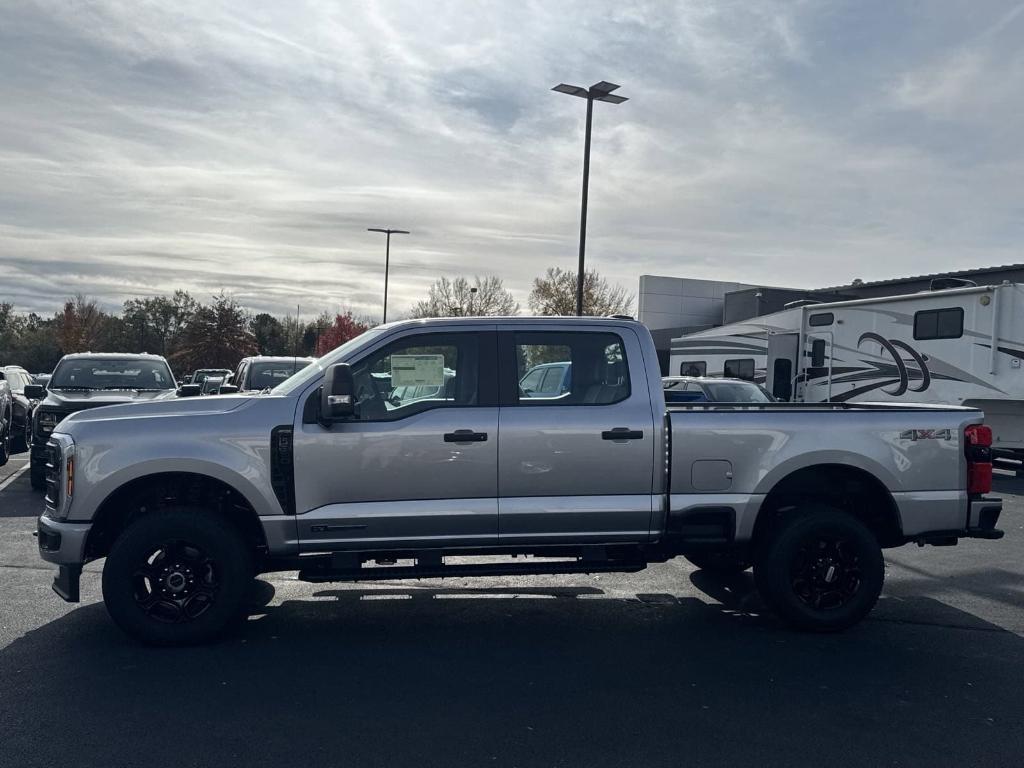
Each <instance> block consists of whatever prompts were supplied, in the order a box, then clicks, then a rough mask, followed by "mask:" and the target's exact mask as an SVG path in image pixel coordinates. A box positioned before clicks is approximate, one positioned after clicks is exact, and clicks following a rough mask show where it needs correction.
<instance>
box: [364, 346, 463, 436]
mask: <svg viewBox="0 0 1024 768" xmlns="http://www.w3.org/2000/svg"><path fill="white" fill-rule="evenodd" d="M352 378H353V381H354V383H355V390H356V415H357V417H358V419H359V420H360V421H395V420H396V419H403V418H405V417H406V416H411V415H413V414H415V413H422V412H423V411H428V410H432V409H434V408H450V407H453V406H473V405H477V404H478V403H479V397H480V395H479V389H480V387H479V382H480V335H479V334H478V333H427V334H418V335H416V336H406V337H405V338H402V339H398V340H397V341H393V342H392V343H391V344H388V345H387V346H386V347H384V348H383V349H379V350H377V351H376V352H373V353H371V354H370V355H368V356H367V357H364V358H363V359H362V360H360V361H358V362H356V363H354V364H353V365H352Z"/></svg>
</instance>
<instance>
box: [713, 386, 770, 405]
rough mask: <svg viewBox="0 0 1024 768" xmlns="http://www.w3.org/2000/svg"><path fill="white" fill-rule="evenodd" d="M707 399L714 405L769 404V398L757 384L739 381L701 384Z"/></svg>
mask: <svg viewBox="0 0 1024 768" xmlns="http://www.w3.org/2000/svg"><path fill="white" fill-rule="evenodd" d="M703 387H704V391H705V392H707V395H708V399H709V400H712V401H714V402H716V403H770V402H772V398H771V396H770V395H769V394H768V393H767V392H765V391H764V390H763V389H761V387H759V386H757V384H745V383H743V382H739V381H722V382H717V381H716V382H707V383H705V384H703Z"/></svg>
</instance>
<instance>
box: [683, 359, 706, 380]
mask: <svg viewBox="0 0 1024 768" xmlns="http://www.w3.org/2000/svg"><path fill="white" fill-rule="evenodd" d="M679 375H680V376H707V375H708V364H707V363H706V362H704V361H703V360H686V361H684V362H682V363H680V364H679Z"/></svg>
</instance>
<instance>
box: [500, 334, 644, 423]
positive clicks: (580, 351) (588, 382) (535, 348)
mask: <svg viewBox="0 0 1024 768" xmlns="http://www.w3.org/2000/svg"><path fill="white" fill-rule="evenodd" d="M514 337H515V338H514V349H515V359H516V377H517V379H518V381H519V386H518V388H517V392H518V397H517V402H518V404H519V405H610V404H612V403H618V402H621V401H622V400H625V399H626V398H627V397H629V392H630V389H629V368H628V367H627V365H626V349H625V345H624V344H623V343H622V339H621V338H620V337H619V336H618V335H617V334H614V333H586V332H562V331H538V332H524V333H516V334H514ZM545 363H559V365H544V364H545ZM537 366H544V367H543V368H540V369H538V368H537ZM538 372H541V373H543V376H542V377H538V378H537V379H534V378H533V377H534V376H535V375H536V374H537V373H538ZM534 383H536V385H537V386H536V387H533V386H530V385H531V384H534Z"/></svg>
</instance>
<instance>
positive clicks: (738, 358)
mask: <svg viewBox="0 0 1024 768" xmlns="http://www.w3.org/2000/svg"><path fill="white" fill-rule="evenodd" d="M670 359H671V362H670V366H671V370H670V371H669V372H670V373H671V374H672V375H674V376H675V375H700V376H705V375H706V376H734V377H739V378H746V379H752V380H754V381H758V382H761V383H764V384H765V385H766V387H767V388H768V390H769V391H770V392H772V394H774V395H775V396H776V397H778V398H780V399H783V400H799V401H804V402H822V401H832V402H845V401H872V402H908V403H941V404H951V405H970V406H974V407H977V408H981V409H982V410H984V411H985V415H986V419H985V420H986V423H988V424H990V425H991V426H992V430H993V448H994V449H995V450H996V452H997V453H998V454H1000V455H1003V456H1012V457H1016V458H1024V285H1019V284H1016V283H1004V284H1002V285H993V286H972V287H967V288H952V289H948V290H936V291H924V292H921V293H913V294H907V295H900V296H885V297H881V298H873V299H856V300H853V301H840V302H833V303H827V304H824V303H823V304H806V305H804V306H799V307H794V308H792V309H785V310H783V311H781V312H775V313H773V314H770V315H764V316H762V317H758V318H752V319H750V320H747V321H744V322H742V323H733V324H731V325H726V326H722V327H720V328H714V329H711V330H707V331H701V332H699V333H693V334H690V335H687V336H683V337H681V338H678V339H673V340H672V355H671V358H670Z"/></svg>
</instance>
